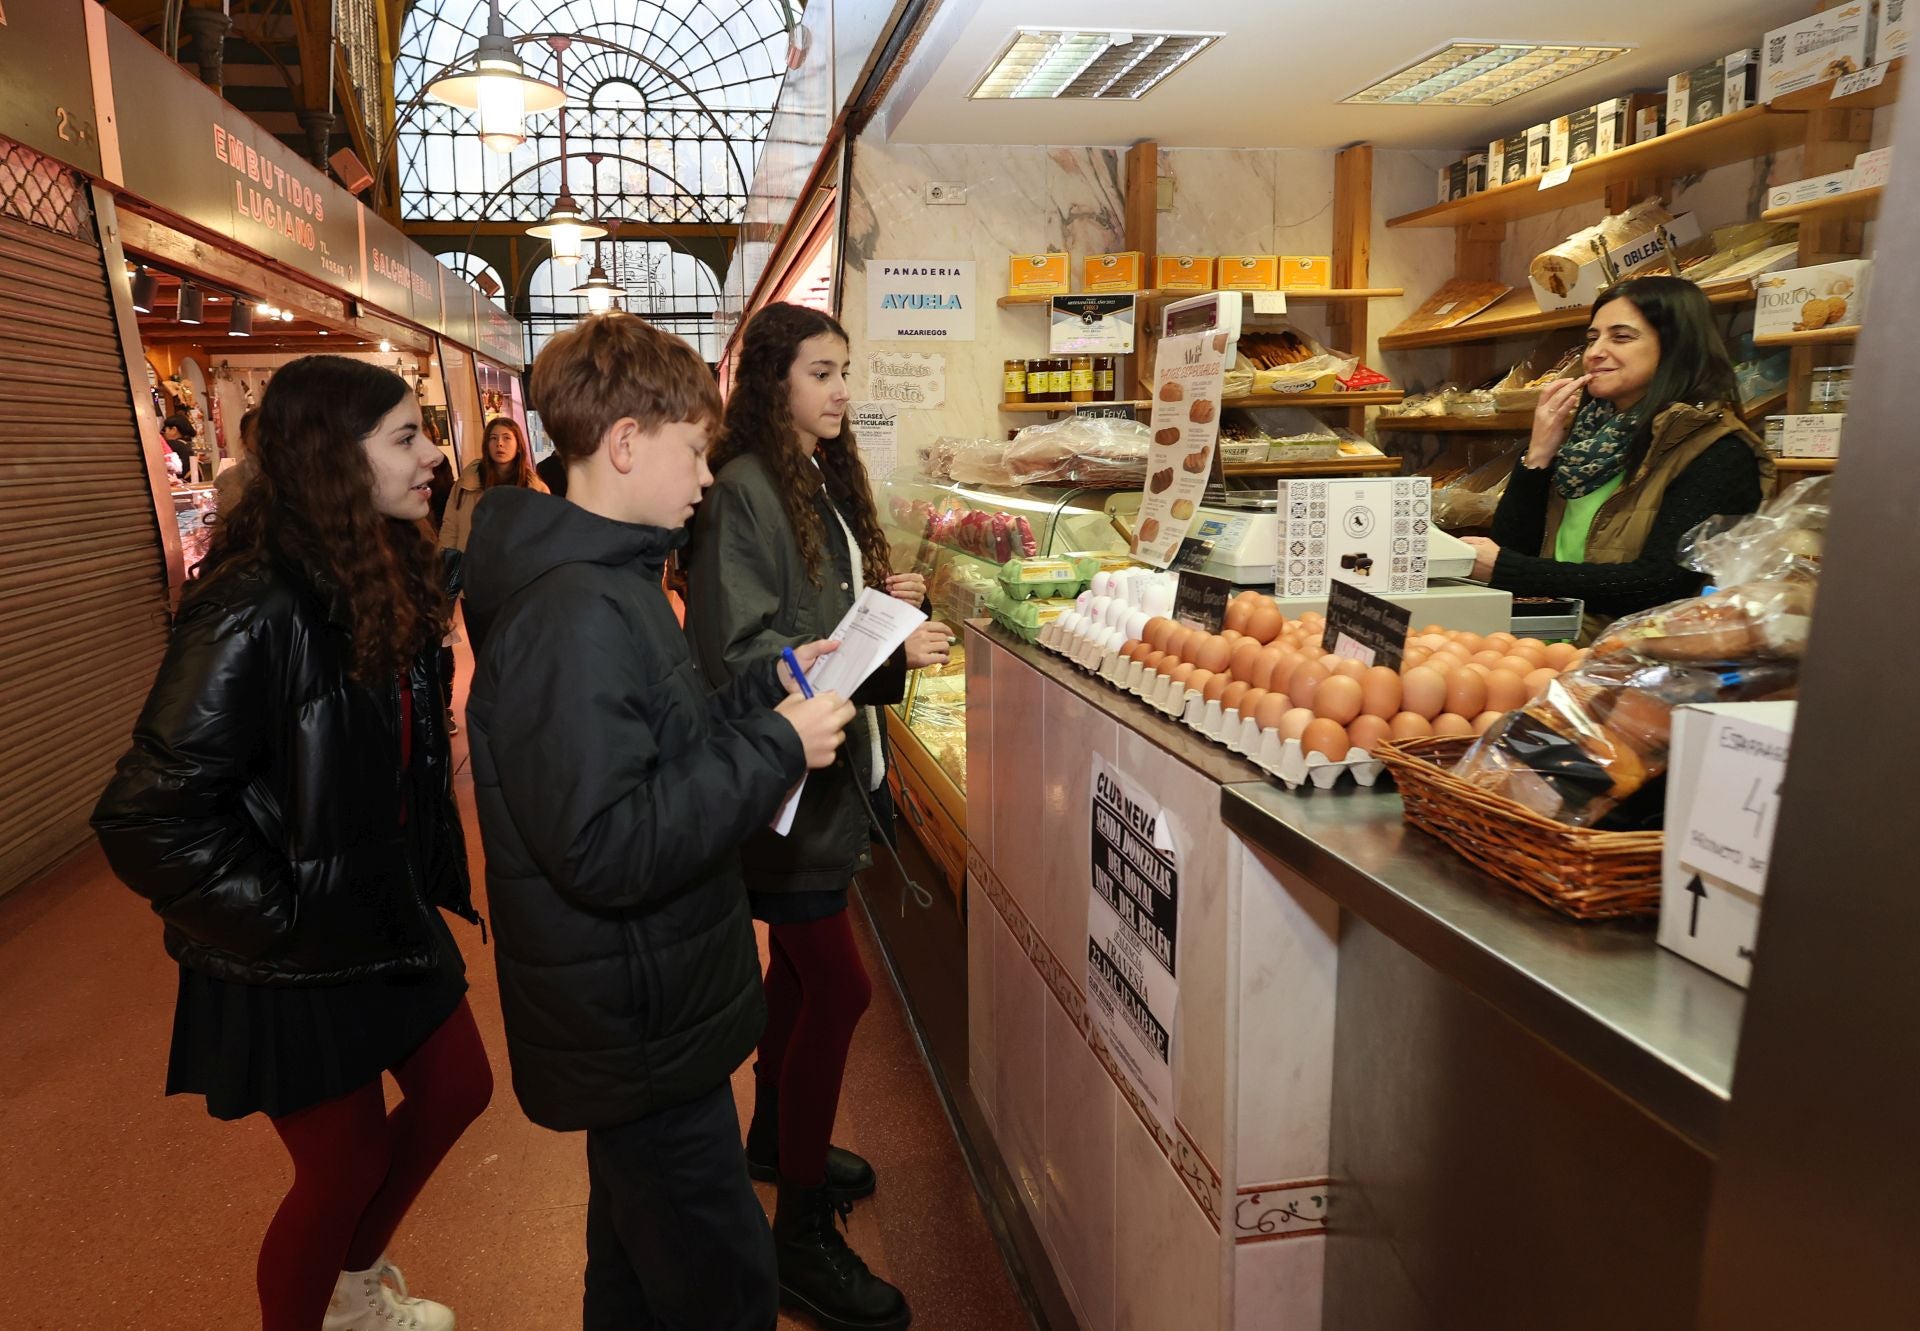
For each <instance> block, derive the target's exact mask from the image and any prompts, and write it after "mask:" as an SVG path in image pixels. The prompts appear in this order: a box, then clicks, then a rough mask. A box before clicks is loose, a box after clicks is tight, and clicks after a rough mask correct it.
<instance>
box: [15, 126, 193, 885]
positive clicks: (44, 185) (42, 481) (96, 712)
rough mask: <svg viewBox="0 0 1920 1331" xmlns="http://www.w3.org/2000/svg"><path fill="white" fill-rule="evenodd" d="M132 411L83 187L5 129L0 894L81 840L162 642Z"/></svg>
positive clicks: (161, 605)
mask: <svg viewBox="0 0 1920 1331" xmlns="http://www.w3.org/2000/svg"><path fill="white" fill-rule="evenodd" d="M133 411H134V406H133V398H132V395H131V393H130V391H129V388H128V384H127V366H126V358H125V356H124V355H123V354H122V351H121V345H120V339H119V334H118V331H117V326H116V324H115V320H114V314H113V304H112V297H111V294H110V291H109V288H108V285H107V271H106V262H105V260H104V259H103V257H102V254H101V249H100V242H99V238H98V234H97V232H96V229H95V225H94V219H93V216H92V209H91V208H90V207H89V205H88V196H87V192H86V189H85V187H84V186H83V185H82V184H81V182H80V181H79V179H78V178H77V177H75V176H74V174H73V173H72V172H71V171H68V170H66V169H65V168H63V167H60V166H59V165H58V164H57V163H54V162H53V161H52V160H51V159H48V158H45V157H41V156H40V155H39V154H37V153H34V152H32V151H30V150H28V149H25V148H22V147H20V146H19V145H17V144H14V143H11V142H9V141H7V140H4V139H0V893H4V892H7V891H11V890H12V889H13V888H15V887H17V886H19V885H20V884H21V883H23V882H25V881H27V880H28V879H29V878H32V877H33V876H34V875H36V874H38V873H40V872H42V871H43V870H45V869H48V868H50V867H52V866H53V865H55V864H57V863H58V862H59V861H60V860H62V859H63V858H65V857H66V856H67V855H69V854H71V853H72V852H73V851H74V850H76V849H78V848H79V847H80V846H82V845H84V844H85V843H86V842H87V840H88V837H89V832H88V830H87V815H88V813H89V812H90V811H91V810H92V808H93V804H94V801H96V800H97V799H98V798H99V796H100V792H101V790H102V789H104V788H105V786H106V783H107V778H108V777H109V775H110V774H111V773H112V771H113V765H114V762H115V760H116V759H118V757H119V756H120V754H121V753H122V752H124V751H125V749H126V747H127V743H128V739H129V737H130V736H131V734H132V731H133V723H134V719H135V718H136V717H137V716H138V714H139V711H140V705H141V703H142V702H143V701H144V700H145V698H146V694H147V690H148V688H149V687H150V686H151V685H152V683H153V677H154V672H155V670H156V669H157V667H158V665H159V662H160V656H161V653H162V652H163V651H164V650H165V647H166V640H167V622H168V616H167V585H166V563H165V556H164V552H163V547H162V545H161V541H160V531H159V525H158V523H159V519H158V516H157V514H156V511H155V507H154V496H153V491H152V488H151V486H150V483H149V481H148V479H147V467H146V460H145V458H144V456H143V454H142V452H141V445H140V436H139V431H138V427H137V426H136V424H135V419H134V414H133Z"/></svg>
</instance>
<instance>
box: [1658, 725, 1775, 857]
mask: <svg viewBox="0 0 1920 1331" xmlns="http://www.w3.org/2000/svg"><path fill="white" fill-rule="evenodd" d="M1787 744H1788V736H1787V734H1786V733H1785V732H1784V731H1781V730H1777V729H1775V728H1774V727H1772V726H1766V725H1758V724H1755V723H1754V722H1751V721H1747V720H1743V719H1742V718H1739V717H1732V716H1720V717H1716V718H1714V723H1713V728H1712V729H1711V730H1710V731H1709V732H1708V733H1707V742H1706V749H1705V751H1704V753H1703V754H1702V756H1701V760H1700V769H1699V776H1698V778H1697V779H1696V781H1695V784H1694V797H1693V810H1692V815H1691V816H1690V817H1689V819H1688V821H1687V825H1686V827H1684V828H1681V829H1671V828H1670V829H1668V835H1670V836H1671V835H1673V834H1674V832H1675V831H1676V830H1677V831H1678V832H1679V835H1680V837H1681V838H1682V839H1681V843H1680V862H1681V863H1682V864H1683V865H1685V866H1686V867H1687V868H1689V869H1692V870H1693V871H1694V872H1696V873H1700V874H1705V875H1707V876H1708V877H1710V878H1717V879H1720V880H1721V881H1723V882H1727V883H1731V884H1733V885H1734V886H1735V887H1742V888H1745V889H1746V890H1747V891H1749V892H1753V893H1755V894H1758V893H1760V892H1762V891H1763V890H1764V889H1765V888H1766V884H1767V865H1768V861H1769V860H1770V859H1771V857H1772V854H1773V828H1774V823H1775V821H1776V819H1777V818H1778V817H1779V813H1780V787H1781V784H1782V783H1783V782H1784V780H1785V779H1786V774H1787Z"/></svg>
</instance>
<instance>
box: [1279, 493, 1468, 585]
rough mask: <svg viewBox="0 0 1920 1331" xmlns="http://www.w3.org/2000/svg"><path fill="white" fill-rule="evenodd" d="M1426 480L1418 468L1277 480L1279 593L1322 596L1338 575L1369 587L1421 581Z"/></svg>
mask: <svg viewBox="0 0 1920 1331" xmlns="http://www.w3.org/2000/svg"><path fill="white" fill-rule="evenodd" d="M1432 487H1433V481H1432V480H1431V478H1429V477H1426V476H1392V477H1386V476H1379V477H1365V478H1356V479H1352V480H1327V481H1282V482H1281V483H1280V522H1281V525H1280V559H1279V563H1278V566H1277V568H1278V573H1277V577H1276V582H1277V583H1278V586H1279V589H1280V594H1281V595H1283V596H1325V595H1326V594H1327V584H1328V583H1329V582H1330V581H1332V580H1334V579H1338V580H1339V581H1341V582H1345V583H1349V584H1351V585H1352V586H1355V587H1359V588H1362V589H1364V590H1366V591H1370V592H1372V593H1373V594H1374V595H1376V596H1385V595H1389V594H1392V593H1396V592H1399V593H1404V592H1423V591H1425V590H1426V589H1427V533H1428V532H1429V531H1430V530H1431V529H1432V516H1433V492H1432Z"/></svg>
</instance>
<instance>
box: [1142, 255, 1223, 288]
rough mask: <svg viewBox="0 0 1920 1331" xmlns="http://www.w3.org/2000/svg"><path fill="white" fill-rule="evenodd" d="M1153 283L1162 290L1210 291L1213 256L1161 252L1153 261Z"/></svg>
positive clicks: (1211, 286)
mask: <svg viewBox="0 0 1920 1331" xmlns="http://www.w3.org/2000/svg"><path fill="white" fill-rule="evenodd" d="M1153 284H1154V285H1155V286H1156V287H1159V288H1160V289H1161V290H1162V291H1212V290H1213V258H1212V256H1211V255H1205V254H1162V255H1159V256H1157V257H1156V258H1155V259H1154V261H1153Z"/></svg>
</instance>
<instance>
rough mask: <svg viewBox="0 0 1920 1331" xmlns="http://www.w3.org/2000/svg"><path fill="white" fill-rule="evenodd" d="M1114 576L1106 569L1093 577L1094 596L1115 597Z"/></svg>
mask: <svg viewBox="0 0 1920 1331" xmlns="http://www.w3.org/2000/svg"><path fill="white" fill-rule="evenodd" d="M1113 590H1114V589H1113V574H1111V573H1108V572H1106V571H1105V570H1104V569H1103V570H1101V571H1100V572H1098V573H1096V574H1094V575H1093V594H1094V595H1095V596H1111V595H1113Z"/></svg>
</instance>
